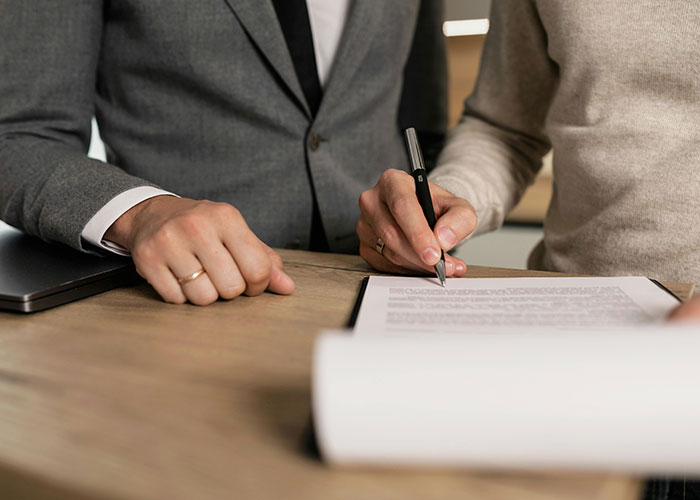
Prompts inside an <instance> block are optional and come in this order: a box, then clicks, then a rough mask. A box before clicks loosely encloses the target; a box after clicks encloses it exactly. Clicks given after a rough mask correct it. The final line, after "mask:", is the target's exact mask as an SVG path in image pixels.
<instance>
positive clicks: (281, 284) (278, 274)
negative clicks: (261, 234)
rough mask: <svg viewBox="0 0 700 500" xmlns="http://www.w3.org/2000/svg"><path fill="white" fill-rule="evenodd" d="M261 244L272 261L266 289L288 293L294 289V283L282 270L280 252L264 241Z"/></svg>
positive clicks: (282, 293) (283, 293) (281, 293)
mask: <svg viewBox="0 0 700 500" xmlns="http://www.w3.org/2000/svg"><path fill="white" fill-rule="evenodd" d="M263 246H264V247H265V251H266V252H267V255H268V257H270V261H271V262H272V271H271V272H270V283H269V284H268V285H267V289H268V290H269V291H271V292H273V293H279V294H280V295H289V294H290V293H292V292H293V291H294V289H295V288H296V285H295V284H294V281H293V280H292V278H290V277H289V275H288V274H287V273H285V272H284V269H283V267H284V266H283V264H282V257H280V254H278V253H277V252H275V251H274V250H273V249H272V248H270V247H269V246H267V245H266V244H265V243H263Z"/></svg>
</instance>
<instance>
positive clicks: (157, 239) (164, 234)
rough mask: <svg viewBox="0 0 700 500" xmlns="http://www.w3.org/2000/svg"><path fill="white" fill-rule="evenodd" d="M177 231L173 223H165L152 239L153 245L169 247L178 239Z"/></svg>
mask: <svg viewBox="0 0 700 500" xmlns="http://www.w3.org/2000/svg"><path fill="white" fill-rule="evenodd" d="M178 234H179V230H178V228H177V227H176V224H175V223H173V222H167V223H166V224H164V225H163V227H161V228H160V229H159V230H158V232H157V233H156V234H155V236H154V237H153V243H154V245H156V246H160V247H170V246H172V245H174V244H175V242H176V241H177V239H178Z"/></svg>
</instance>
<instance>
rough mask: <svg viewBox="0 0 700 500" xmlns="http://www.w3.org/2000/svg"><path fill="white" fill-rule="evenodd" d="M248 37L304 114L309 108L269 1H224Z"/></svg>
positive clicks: (308, 114)
mask: <svg viewBox="0 0 700 500" xmlns="http://www.w3.org/2000/svg"><path fill="white" fill-rule="evenodd" d="M225 1H226V3H227V4H228V5H229V7H230V8H231V10H232V11H233V13H234V15H235V16H236V17H237V18H238V21H239V22H240V23H241V25H242V26H243V28H244V29H245V30H246V32H247V33H248V35H249V36H250V38H251V39H252V40H253V42H254V43H255V44H256V45H257V47H258V49H260V52H262V54H263V55H264V56H265V58H266V59H267V60H268V62H269V63H270V65H271V66H272V67H273V68H274V70H275V71H276V72H277V74H278V75H279V76H280V78H281V79H282V81H283V82H284V83H285V85H286V86H287V87H288V88H289V90H290V91H291V93H292V95H294V97H295V98H296V100H297V101H298V102H299V105H300V106H301V107H302V109H303V110H304V112H305V113H306V115H307V116H308V117H311V111H310V110H309V106H308V104H307V103H306V98H305V97H304V92H303V91H302V89H301V85H300V84H299V80H298V78H297V75H296V72H295V70H294V63H293V62H292V58H291V56H290V55H289V50H288V49H287V42H286V41H285V39H284V34H283V33H282V28H281V27H280V24H279V21H278V20H277V14H276V13H275V9H274V7H273V6H272V3H271V2H270V1H269V0H225Z"/></svg>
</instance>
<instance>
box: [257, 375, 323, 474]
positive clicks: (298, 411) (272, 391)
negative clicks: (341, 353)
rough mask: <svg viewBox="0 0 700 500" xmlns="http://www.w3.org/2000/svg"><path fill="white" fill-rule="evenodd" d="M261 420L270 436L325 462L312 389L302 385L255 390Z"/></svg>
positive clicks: (311, 457)
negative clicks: (320, 450) (313, 415)
mask: <svg viewBox="0 0 700 500" xmlns="http://www.w3.org/2000/svg"><path fill="white" fill-rule="evenodd" d="M255 395H256V405H257V406H258V408H259V413H258V415H259V417H260V420H261V421H262V422H263V423H264V424H265V425H266V426H267V427H269V430H270V435H271V436H274V437H275V438H276V439H278V440H279V441H280V442H281V443H282V445H283V446H284V447H285V448H287V449H288V450H290V451H292V452H293V453H295V454H301V455H303V456H305V457H306V458H309V459H311V460H314V461H318V462H320V461H321V455H320V452H319V449H318V446H317V443H316V434H315V432H314V426H313V418H312V413H311V390H310V388H302V387H298V386H289V387H261V388H259V389H257V390H256V391H255Z"/></svg>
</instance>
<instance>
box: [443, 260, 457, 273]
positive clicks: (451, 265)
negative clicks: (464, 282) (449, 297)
mask: <svg viewBox="0 0 700 500" xmlns="http://www.w3.org/2000/svg"><path fill="white" fill-rule="evenodd" d="M445 267H446V271H447V274H448V276H449V275H452V274H454V273H455V263H454V262H445Z"/></svg>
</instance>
